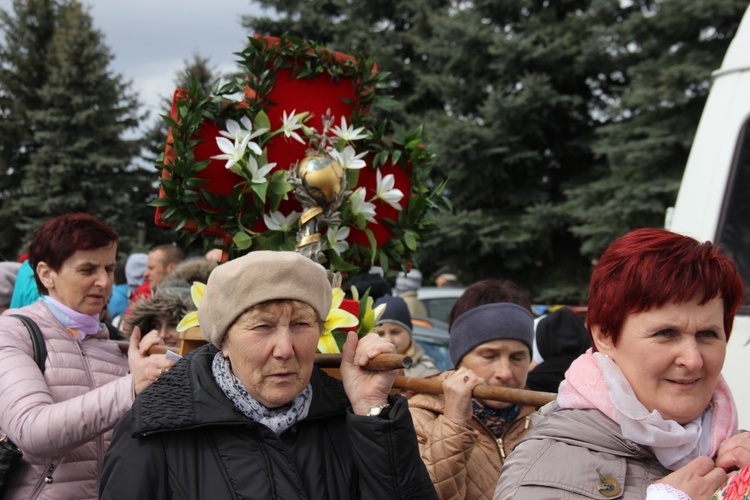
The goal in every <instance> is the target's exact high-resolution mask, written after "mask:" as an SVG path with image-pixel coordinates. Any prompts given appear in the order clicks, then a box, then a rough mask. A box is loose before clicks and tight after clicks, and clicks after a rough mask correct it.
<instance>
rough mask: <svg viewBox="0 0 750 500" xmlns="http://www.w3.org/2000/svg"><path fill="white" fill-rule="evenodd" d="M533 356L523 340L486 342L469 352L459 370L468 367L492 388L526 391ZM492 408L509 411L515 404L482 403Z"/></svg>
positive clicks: (460, 363) (462, 359) (461, 362)
mask: <svg viewBox="0 0 750 500" xmlns="http://www.w3.org/2000/svg"><path fill="white" fill-rule="evenodd" d="M530 363H531V355H530V354H529V348H528V347H527V346H526V344H524V343H523V342H521V341H520V340H511V339H498V340H491V341H489V342H485V343H484V344H480V345H478V346H476V347H475V348H474V349H472V350H471V351H469V352H468V353H466V355H464V357H463V358H461V361H460V362H459V363H458V368H468V369H470V370H471V371H473V372H474V373H476V374H477V376H479V377H481V378H483V379H484V381H485V382H486V383H487V384H489V385H494V386H497V387H508V388H510V389H523V388H524V387H525V386H526V379H527V377H528V375H529V364H530ZM480 402H481V403H482V404H483V405H484V406H487V407H488V408H496V409H500V408H506V407H508V406H510V404H511V403H505V402H503V401H491V400H482V401H480Z"/></svg>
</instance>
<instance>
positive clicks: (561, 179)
mask: <svg viewBox="0 0 750 500" xmlns="http://www.w3.org/2000/svg"><path fill="white" fill-rule="evenodd" d="M261 4H262V5H263V6H264V7H267V8H268V7H271V8H275V9H276V10H277V12H278V13H279V16H278V17H275V18H273V19H269V18H260V19H252V18H246V19H245V24H246V26H248V27H249V28H251V29H253V30H254V31H256V32H260V33H265V34H280V33H281V32H284V31H288V32H290V33H292V34H294V35H297V36H300V37H304V38H310V39H314V40H320V41H322V42H325V43H327V44H328V45H329V46H330V47H332V48H335V49H337V50H342V51H344V52H349V53H356V52H363V53H366V54H372V55H373V57H374V59H375V61H376V62H378V64H379V66H380V68H381V69H382V70H386V71H392V72H393V79H392V82H393V83H392V88H391V91H392V93H393V95H394V97H395V98H396V99H398V100H399V102H400V107H399V108H398V109H397V111H398V112H399V113H400V114H402V115H403V116H407V117H408V118H409V119H410V120H412V121H413V122H414V123H417V122H423V123H424V126H425V131H426V135H427V137H428V138H429V139H430V142H431V147H432V149H433V151H435V153H436V154H437V165H438V168H437V169H436V174H437V176H438V177H440V176H442V177H448V178H449V179H450V182H449V185H448V186H449V187H448V191H447V193H448V195H449V196H450V198H451V200H452V202H453V203H454V205H455V211H454V213H453V214H447V215H446V216H445V217H444V219H443V220H442V223H441V230H440V231H439V232H438V233H437V234H434V235H433V236H432V238H431V240H430V241H428V242H427V243H428V244H427V245H426V246H425V247H424V249H423V251H422V253H421V255H420V262H418V263H417V264H418V265H419V267H420V268H421V269H422V270H423V271H427V272H429V271H430V270H432V269H435V268H437V267H438V266H440V265H442V264H446V263H448V264H451V265H452V267H453V268H454V269H455V270H457V271H458V273H459V276H460V277H461V278H463V280H464V281H466V282H471V281H474V280H476V279H480V278H486V277H498V278H508V279H512V280H514V281H516V282H517V283H519V284H520V285H521V286H522V287H523V288H524V289H525V290H527V291H528V292H529V293H530V294H531V296H532V298H533V299H534V300H537V301H549V302H553V301H554V302H563V301H564V302H577V301H581V300H584V299H585V293H586V286H587V282H588V275H589V270H590V265H591V260H592V259H595V258H596V256H597V255H598V253H599V252H600V251H601V249H602V248H603V246H605V245H606V244H607V243H609V241H611V240H612V239H613V238H614V237H616V236H618V235H619V234H621V233H622V232H624V231H626V230H628V229H632V228H635V227H639V226H649V225H652V226H659V225H661V224H662V218H663V214H664V211H665V209H666V207H667V206H668V205H669V204H671V202H672V201H673V199H674V195H675V192H676V187H677V185H678V183H679V180H680V175H681V172H682V169H683V168H684V164H685V159H686V156H687V151H688V148H689V145H690V142H691V140H692V135H693V133H694V131H695V127H696V126H697V121H698V117H699V115H700V111H701V109H702V106H703V102H704V101H705V96H706V92H707V89H708V82H709V80H708V78H709V75H710V71H711V70H713V69H716V67H717V66H718V64H719V61H720V59H721V55H722V54H723V53H724V51H725V50H726V48H727V46H728V43H729V40H730V39H731V37H732V35H733V34H734V31H735V30H736V27H737V23H738V22H739V20H740V18H741V15H742V12H743V11H744V9H745V8H746V3H744V2H740V1H739V0H701V1H699V2H695V3H694V4H693V3H690V4H689V5H688V4H686V3H685V2H663V1H653V0H648V1H646V0H644V1H636V2H627V3H625V2H620V1H619V0H576V1H560V2H540V1H533V0H511V1H508V0H481V1H475V2H440V1H439V0H411V1H408V0H403V1H399V0H388V1H385V2H366V1H363V0H351V1H347V2H343V1H337V0H309V1H301V0H283V1H281V0H262V1H261ZM437 180H439V179H436V181H437Z"/></svg>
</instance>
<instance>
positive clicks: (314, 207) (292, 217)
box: [152, 35, 449, 272]
mask: <svg viewBox="0 0 750 500" xmlns="http://www.w3.org/2000/svg"><path fill="white" fill-rule="evenodd" d="M248 40H249V44H248V46H247V47H246V48H245V50H243V51H242V52H240V53H238V55H240V61H239V63H240V66H241V67H242V68H243V70H244V72H245V73H246V76H245V77H243V78H238V79H237V80H236V81H233V82H230V83H228V84H226V85H224V86H222V87H219V85H218V82H217V84H215V85H214V87H213V88H212V90H211V92H210V93H208V92H205V91H204V90H203V89H202V87H201V86H200V85H199V84H198V83H197V82H194V83H193V85H191V87H190V89H187V90H185V89H178V90H176V91H175V96H174V100H173V103H172V109H171V112H170V116H169V117H165V121H166V122H167V124H168V126H169V133H168V137H167V144H166V146H165V151H164V153H163V154H162V155H160V157H159V158H158V159H157V165H156V166H157V168H159V169H160V170H161V171H162V176H161V181H160V184H161V185H160V190H159V198H158V199H157V200H156V201H154V202H152V205H153V206H155V207H156V217H155V219H156V223H157V224H158V225H162V226H168V227H171V228H172V229H173V230H175V231H178V232H180V233H181V234H182V236H184V237H185V238H186V239H187V240H188V242H192V241H194V240H195V239H196V238H197V237H198V236H199V235H201V234H205V235H209V236H214V237H216V236H218V237H220V238H222V246H221V248H222V250H224V251H225V252H227V254H228V256H229V258H230V259H231V258H234V257H237V256H239V255H241V254H243V253H246V252H248V251H252V250H295V249H296V250H297V251H301V252H302V253H303V254H305V255H307V256H308V257H310V258H312V259H313V260H316V261H317V262H320V263H322V264H323V265H324V266H325V267H326V268H328V269H329V270H330V271H332V272H337V271H338V272H349V271H356V270H358V269H359V268H361V267H366V266H367V267H369V266H372V265H380V266H381V267H383V268H384V269H389V268H392V267H397V268H401V269H404V270H406V269H407V268H408V267H409V263H410V262H411V261H412V260H413V257H414V254H415V252H416V251H417V249H418V245H419V242H420V241H421V240H422V239H423V238H424V236H425V234H427V232H429V231H430V229H432V228H433V227H434V224H435V217H434V215H435V214H436V213H437V212H438V211H439V210H441V209H442V208H443V207H448V206H449V205H448V202H447V200H446V198H445V197H444V195H443V190H444V188H445V183H440V184H438V185H433V184H432V183H431V182H430V180H429V179H428V175H429V172H430V170H431V168H432V165H433V159H434V158H433V155H432V153H430V152H429V151H428V149H427V148H426V147H425V146H424V145H423V141H422V128H421V127H416V128H414V129H413V130H408V131H407V130H406V128H405V127H403V126H402V125H400V124H398V123H395V122H391V121H388V120H383V121H381V122H380V123H374V119H373V117H372V116H371V115H370V113H369V110H370V109H371V108H372V107H379V108H383V109H388V108H389V107H390V106H392V104H393V100H392V99H391V98H390V97H389V96H378V95H377V93H376V90H377V89H379V88H383V87H385V86H386V83H385V82H386V80H387V78H388V74H387V73H385V72H378V71H377V67H376V65H375V64H374V62H373V61H372V59H371V58H367V57H363V56H357V57H352V56H349V55H347V54H342V53H340V52H331V51H329V50H328V49H326V48H325V47H323V46H321V45H319V44H317V43H315V42H307V41H302V40H299V39H297V38H294V37H290V36H282V37H280V38H275V37H264V36H259V35H256V36H255V37H252V38H249V39H248ZM238 95H239V96H241V99H240V100H232V97H234V96H238ZM305 247H308V248H305Z"/></svg>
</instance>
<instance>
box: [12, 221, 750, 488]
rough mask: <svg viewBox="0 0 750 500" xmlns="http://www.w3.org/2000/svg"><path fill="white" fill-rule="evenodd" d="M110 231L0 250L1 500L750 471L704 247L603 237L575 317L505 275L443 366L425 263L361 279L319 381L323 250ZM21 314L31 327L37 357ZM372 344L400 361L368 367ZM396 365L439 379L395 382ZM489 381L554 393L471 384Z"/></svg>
mask: <svg viewBox="0 0 750 500" xmlns="http://www.w3.org/2000/svg"><path fill="white" fill-rule="evenodd" d="M119 246H120V244H119V238H118V235H117V234H116V233H115V232H114V231H113V230H112V229H111V228H109V227H108V226H106V225H105V224H104V223H103V222H101V221H100V220H98V219H96V218H95V217H93V216H91V215H88V214H69V215H64V216H60V217H57V218H55V219H52V220H50V221H48V222H46V223H44V224H43V225H41V226H40V227H39V228H37V230H36V231H35V232H34V235H33V238H32V242H31V244H30V245H29V247H28V253H27V256H26V259H25V260H24V262H23V263H21V262H2V263H0V312H2V315H0V332H1V333H0V435H1V436H5V437H4V439H7V440H8V441H11V442H12V443H14V444H15V445H16V446H17V447H18V448H19V449H20V450H21V451H22V452H23V457H22V459H21V462H20V464H19V465H18V466H17V467H16V468H15V469H14V470H13V471H12V473H11V474H10V475H9V477H7V478H6V479H5V481H3V484H5V491H4V492H0V495H4V498H11V499H27V498H55V499H68V498H71V499H72V498H75V499H88V498H92V499H93V498H107V499H130V498H146V499H148V498H154V499H157V498H158V499H161V498H180V499H189V498H195V499H198V498H218V499H221V498H264V499H265V498H285V499H286V498H332V499H333V498H346V499H348V498H351V499H356V498H403V499H407V498H408V499H411V498H427V499H429V498H440V499H490V498H494V499H506V498H507V499H511V498H524V499H526V498H530V499H536V498H539V499H552V498H580V499H589V498H624V499H640V500H643V499H647V500H668V499H686V498H687V499H693V500H699V499H709V498H711V496H712V495H713V494H714V492H716V491H717V489H719V488H721V487H722V485H723V484H724V483H725V482H726V481H727V479H728V478H729V477H730V476H731V475H732V474H733V472H734V471H736V470H740V469H743V468H745V467H746V466H748V464H749V463H750V433H748V432H743V431H741V430H739V429H738V423H737V422H738V420H737V414H736V410H735V406H734V402H733V399H732V398H733V396H732V394H731V393H730V391H729V389H728V387H727V385H726V383H725V382H724V380H723V378H722V376H721V369H722V366H723V362H724V356H725V353H726V348H727V340H728V338H729V336H730V334H731V331H732V324H733V320H734V316H735V314H736V313H737V311H738V309H739V306H740V305H741V304H742V302H743V300H744V293H745V292H744V290H745V289H744V285H743V283H742V280H741V278H740V276H739V274H738V272H737V270H736V266H735V264H734V262H733V261H732V260H731V258H729V257H727V256H725V255H723V254H721V253H720V252H719V249H718V248H717V247H716V246H714V245H712V244H711V243H700V242H698V241H695V240H693V239H691V238H688V237H685V236H681V235H678V234H675V233H671V232H668V231H665V230H660V229H639V230H635V231H632V232H630V233H627V234H625V235H624V236H622V237H620V238H619V239H617V240H615V241H614V242H613V243H612V244H611V245H610V246H609V247H608V248H607V249H606V250H605V252H604V253H603V254H602V256H601V258H600V259H599V261H598V263H597V265H596V267H595V268H594V270H593V273H592V277H591V282H590V288H589V301H588V312H587V317H586V322H585V323H584V322H583V320H582V319H581V317H580V316H578V315H576V314H575V313H573V312H572V311H571V310H570V309H567V308H561V309H558V310H556V311H553V312H550V313H549V314H546V315H544V316H543V317H541V318H539V317H537V315H536V314H535V313H534V311H533V309H532V307H531V303H530V301H529V299H528V297H527V296H526V294H525V293H524V292H523V290H522V289H521V288H520V287H518V286H517V285H516V284H515V283H513V282H511V281H507V280H496V279H486V280H481V281H478V282H476V283H473V284H470V285H469V286H467V287H466V288H465V291H464V292H463V294H462V295H461V296H460V297H459V298H458V299H457V300H456V302H455V304H454V306H453V308H452V310H451V312H450V314H449V316H448V324H449V333H450V336H449V352H450V359H451V362H452V364H453V367H452V368H451V369H449V370H444V371H440V370H439V369H438V368H437V366H436V364H435V362H434V360H432V359H431V358H430V357H429V356H428V355H427V354H426V353H425V351H424V349H423V348H422V346H421V345H420V344H419V343H417V342H416V341H415V339H414V337H413V333H414V322H413V320H418V318H421V317H423V316H425V315H426V311H425V310H424V307H423V306H422V304H420V302H419V300H418V299H417V295H416V292H417V290H418V289H419V288H420V286H421V285H422V280H423V277H422V274H421V272H419V271H418V270H417V269H412V270H411V271H410V272H408V273H405V274H400V275H398V276H397V277H396V279H395V286H394V287H391V286H390V284H389V283H388V281H387V280H386V277H385V273H384V272H383V271H382V270H379V269H376V268H373V269H368V270H364V271H362V272H360V273H358V274H357V275H355V276H352V277H351V279H350V280H349V282H348V286H347V289H349V288H350V287H352V286H355V287H357V289H358V291H360V292H364V291H367V292H368V293H369V294H370V296H372V297H373V298H374V299H375V303H374V305H375V307H376V309H378V310H380V309H382V310H383V311H382V315H381V316H380V317H379V318H377V320H376V322H375V326H374V328H373V332H372V333H369V334H366V335H364V336H362V337H361V338H360V337H358V336H357V335H356V334H355V333H353V332H350V333H349V334H348V336H347V337H346V341H345V344H344V346H343V349H342V361H341V366H340V371H339V373H340V375H339V376H338V377H333V376H331V375H329V374H328V373H326V371H324V370H322V369H320V368H319V367H318V366H317V365H316V364H315V362H314V359H315V353H316V350H317V346H318V340H319V338H320V336H321V334H322V333H324V331H325V329H326V325H325V323H326V318H327V317H328V313H329V311H330V309H331V304H332V296H333V294H332V289H331V284H330V279H329V276H328V273H327V271H326V269H324V268H323V267H322V266H321V265H320V264H317V263H315V262H313V261H312V260H310V259H307V258H306V257H303V256H302V255H300V254H298V253H295V252H283V251H277V252H273V251H253V252H250V253H248V254H246V255H244V256H242V257H239V258H236V259H234V260H230V261H228V262H224V263H221V261H222V257H223V255H222V254H221V252H220V251H219V252H218V255H217V252H216V251H212V252H211V253H209V254H206V255H202V256H198V257H193V256H188V257H186V255H185V253H184V252H183V251H182V250H181V249H180V248H179V247H178V246H176V245H159V246H156V247H154V248H152V249H150V251H149V252H148V253H133V254H130V255H128V256H127V258H125V259H124V262H123V260H122V259H120V256H119V255H118V252H119ZM118 260H119V263H118ZM440 271H441V272H439V273H436V274H435V275H434V281H435V282H436V283H437V281H438V278H439V279H440V282H441V284H443V285H444V286H446V285H447V286H462V285H461V284H460V283H459V282H458V280H457V278H456V275H455V274H454V273H453V272H452V271H451V270H449V269H442V270H440ZM196 282H200V283H203V284H205V291H204V293H203V296H202V299H201V301H200V304H195V303H194V302H193V300H192V298H191V286H192V285H193V284H194V283H196ZM379 306H383V307H379ZM420 306H421V307H420ZM195 310H197V317H198V321H199V323H200V331H201V334H202V335H203V337H204V338H205V340H206V344H205V345H204V346H202V347H199V348H197V349H195V350H193V351H191V352H189V353H187V354H185V355H184V356H183V357H181V358H179V356H170V355H165V354H152V353H150V351H152V350H153V348H154V346H157V345H162V346H166V347H167V348H176V347H178V346H179V344H180V334H179V333H178V332H177V330H176V327H177V324H178V322H179V321H180V319H182V318H183V317H185V316H186V315H187V313H188V312H190V311H195ZM3 311H4V312H3ZM17 315H23V316H26V317H28V318H30V319H31V320H32V321H33V322H34V323H35V324H36V325H38V327H39V330H40V332H41V334H42V337H43V342H44V345H45V347H46V350H45V351H46V354H45V358H44V359H43V360H42V361H41V365H39V364H38V363H37V360H36V359H35V352H36V351H35V348H34V341H33V334H32V333H31V332H30V331H29V330H27V327H26V326H25V324H24V323H23V322H22V321H21V320H20V319H19V318H18V317H17ZM118 338H121V339H127V341H128V347H127V353H123V352H122V351H123V348H121V347H120V346H119V345H118V344H115V343H113V342H111V339H118ZM160 352H163V350H162V351H160ZM380 354H403V355H407V356H409V357H410V358H411V359H412V360H413V364H412V365H411V366H410V367H409V368H407V369H404V370H402V371H399V370H386V371H382V370H376V369H374V368H372V367H371V366H370V365H369V363H370V361H371V360H373V358H375V357H377V356H378V355H380ZM175 358H179V360H178V361H176V362H175ZM40 366H41V367H43V369H40ZM398 375H405V376H407V377H413V378H426V379H427V380H430V381H433V382H435V383H436V384H437V385H438V386H439V387H441V388H442V390H441V391H440V393H439V394H435V393H433V391H430V392H429V393H428V392H425V391H423V390H419V389H411V390H398V389H396V388H395V387H394V383H395V381H396V377H397V376H398ZM486 386H489V387H490V388H491V387H497V388H505V389H510V390H536V391H543V392H549V393H557V397H556V398H555V399H554V401H552V402H551V403H549V404H546V405H544V406H542V407H541V408H538V407H537V406H534V405H530V404H526V403H524V402H520V401H514V400H505V399H503V400H499V399H495V398H494V397H484V396H481V397H476V396H475V393H476V391H477V390H478V389H480V388H482V387H486ZM510 399H513V398H510ZM740 498H741V497H740Z"/></svg>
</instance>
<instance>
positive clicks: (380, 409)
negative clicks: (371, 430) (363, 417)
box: [367, 403, 391, 418]
mask: <svg viewBox="0 0 750 500" xmlns="http://www.w3.org/2000/svg"><path fill="white" fill-rule="evenodd" d="M390 407H391V405H390V403H385V404H382V405H380V406H373V407H372V408H370V411H368V412H367V416H368V417H380V418H385V417H387V416H388V410H389V409H390Z"/></svg>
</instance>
